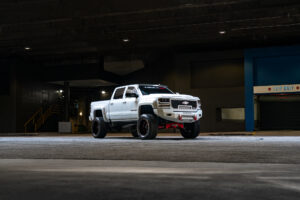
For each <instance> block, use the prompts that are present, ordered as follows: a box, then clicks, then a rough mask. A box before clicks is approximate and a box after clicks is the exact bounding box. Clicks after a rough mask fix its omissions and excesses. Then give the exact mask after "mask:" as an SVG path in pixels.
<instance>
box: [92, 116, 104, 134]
mask: <svg viewBox="0 0 300 200" xmlns="http://www.w3.org/2000/svg"><path fill="white" fill-rule="evenodd" d="M106 133H107V129H106V124H105V122H104V120H103V117H97V118H96V119H94V120H93V123H92V134H93V136H94V138H105V136H106Z"/></svg>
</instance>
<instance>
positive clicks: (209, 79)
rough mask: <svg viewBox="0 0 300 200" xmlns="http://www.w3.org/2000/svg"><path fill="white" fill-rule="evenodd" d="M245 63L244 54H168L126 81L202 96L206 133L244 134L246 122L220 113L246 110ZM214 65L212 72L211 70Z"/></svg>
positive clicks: (230, 52) (149, 63)
mask: <svg viewBox="0 0 300 200" xmlns="http://www.w3.org/2000/svg"><path fill="white" fill-rule="evenodd" d="M242 60H243V51H226V52H203V53H194V54H166V55H163V56H161V57H160V58H157V59H156V60H155V61H151V62H147V63H146V65H145V69H143V70H140V71H138V72H135V73H133V74H131V75H129V76H128V77H126V80H127V83H160V84H165V85H168V86H169V88H170V89H172V90H173V91H174V92H179V93H184V94H191V95H195V96H199V97H200V98H201V101H202V107H203V112H204V116H203V118H202V119H201V130H202V131H241V130H244V121H222V120H219V118H220V117H219V116H218V115H220V114H221V113H218V110H219V108H242V107H244V79H243V73H244V71H243V63H242ZM208 63H209V64H208ZM233 63H234V64H233ZM211 66H213V69H212V71H211V70H208V67H211ZM224 69H226V70H224ZM219 74H221V76H220V75H219ZM202 79H205V81H203V80H202ZM198 82H199V83H198ZM201 83H202V84H201Z"/></svg>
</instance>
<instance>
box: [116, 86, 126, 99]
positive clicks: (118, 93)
mask: <svg viewBox="0 0 300 200" xmlns="http://www.w3.org/2000/svg"><path fill="white" fill-rule="evenodd" d="M124 90H125V88H119V89H117V90H116V92H115V95H114V99H122V98H123V94H124Z"/></svg>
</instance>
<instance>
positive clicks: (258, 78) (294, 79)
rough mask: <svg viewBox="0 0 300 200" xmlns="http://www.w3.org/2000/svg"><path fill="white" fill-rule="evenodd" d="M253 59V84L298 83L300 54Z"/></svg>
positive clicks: (299, 77) (299, 78)
mask: <svg viewBox="0 0 300 200" xmlns="http://www.w3.org/2000/svg"><path fill="white" fill-rule="evenodd" d="M254 59H255V60H254V85H282V84H296V83H300V55H293V56H278V57H258V58H254Z"/></svg>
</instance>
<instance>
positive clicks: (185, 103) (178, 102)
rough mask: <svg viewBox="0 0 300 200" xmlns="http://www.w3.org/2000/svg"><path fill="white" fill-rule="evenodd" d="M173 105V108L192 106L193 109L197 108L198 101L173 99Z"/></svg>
mask: <svg viewBox="0 0 300 200" xmlns="http://www.w3.org/2000/svg"><path fill="white" fill-rule="evenodd" d="M171 105H172V107H173V108H175V109H178V107H181V106H187V107H190V106H192V109H196V108H197V101H187V100H171Z"/></svg>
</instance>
